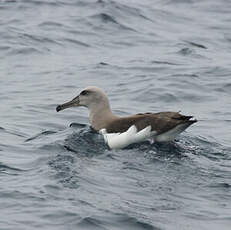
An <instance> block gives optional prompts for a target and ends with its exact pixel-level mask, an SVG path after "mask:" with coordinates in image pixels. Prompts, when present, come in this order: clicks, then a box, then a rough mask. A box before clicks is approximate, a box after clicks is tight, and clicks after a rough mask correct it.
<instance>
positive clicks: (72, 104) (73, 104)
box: [56, 96, 80, 112]
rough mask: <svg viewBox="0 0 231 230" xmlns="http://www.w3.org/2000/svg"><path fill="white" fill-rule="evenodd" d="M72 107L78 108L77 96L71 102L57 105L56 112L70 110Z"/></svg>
mask: <svg viewBox="0 0 231 230" xmlns="http://www.w3.org/2000/svg"><path fill="white" fill-rule="evenodd" d="M74 106H80V104H79V96H77V97H75V98H74V99H72V100H71V101H69V102H67V103H64V104H62V105H58V106H57V107H56V111H57V112H59V111H61V110H64V109H67V108H70V107H74Z"/></svg>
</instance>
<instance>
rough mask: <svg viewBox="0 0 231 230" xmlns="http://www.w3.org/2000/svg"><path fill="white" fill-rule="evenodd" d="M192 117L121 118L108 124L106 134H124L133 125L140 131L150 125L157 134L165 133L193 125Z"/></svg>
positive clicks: (152, 115)
mask: <svg viewBox="0 0 231 230" xmlns="http://www.w3.org/2000/svg"><path fill="white" fill-rule="evenodd" d="M191 118H192V116H184V115H181V114H180V113H176V112H160V113H144V114H136V115H133V116H129V117H121V118H119V119H117V120H114V121H113V122H111V123H109V124H108V125H107V127H106V130H107V132H108V133H117V132H125V131H127V130H128V128H129V127H131V126H132V125H135V126H136V128H137V129H138V131H139V130H142V129H144V128H146V127H147V126H149V125H151V127H152V131H156V132H157V134H161V133H164V132H167V131H168V130H171V129H173V128H174V127H176V126H177V125H179V124H185V123H188V125H191V124H193V123H194V122H196V120H190V119H191Z"/></svg>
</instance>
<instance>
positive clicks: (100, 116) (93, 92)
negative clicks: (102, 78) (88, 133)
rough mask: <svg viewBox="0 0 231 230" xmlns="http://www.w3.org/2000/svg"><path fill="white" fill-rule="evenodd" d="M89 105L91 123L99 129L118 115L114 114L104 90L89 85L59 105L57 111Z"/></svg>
mask: <svg viewBox="0 0 231 230" xmlns="http://www.w3.org/2000/svg"><path fill="white" fill-rule="evenodd" d="M79 106H84V107H87V108H88V110H89V113H90V116H89V118H90V123H91V125H92V127H93V128H94V129H96V130H99V129H101V128H103V127H105V125H106V123H107V122H109V121H111V120H112V119H113V118H115V117H116V116H115V115H113V114H112V112H111V108H110V104H109V101H108V98H107V96H106V94H105V93H104V91H103V90H102V89H100V88H98V87H96V86H89V87H87V88H85V89H84V90H82V91H81V93H80V94H79V95H78V96H76V97H75V98H73V99H72V100H71V101H68V102H66V103H64V104H61V105H58V106H57V107H56V111H57V112H59V111H61V110H64V109H67V108H70V107H79Z"/></svg>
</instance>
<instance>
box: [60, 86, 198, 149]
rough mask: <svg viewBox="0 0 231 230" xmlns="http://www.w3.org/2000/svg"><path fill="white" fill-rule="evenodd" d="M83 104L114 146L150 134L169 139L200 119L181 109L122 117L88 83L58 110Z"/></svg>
mask: <svg viewBox="0 0 231 230" xmlns="http://www.w3.org/2000/svg"><path fill="white" fill-rule="evenodd" d="M79 106H84V107H87V108H88V110H89V120H90V124H91V127H92V128H93V129H94V130H95V131H97V132H99V133H101V134H102V135H103V137H104V140H105V142H106V143H107V144H108V146H109V147H110V148H111V149H118V148H124V147H126V146H128V145H130V144H132V143H137V142H141V141H144V140H146V139H148V138H151V140H152V143H153V142H169V141H172V140H174V139H175V137H176V136H177V135H178V134H180V133H181V132H183V131H184V130H185V129H187V128H188V127H189V126H190V125H192V124H193V123H195V122H197V120H196V119H193V116H185V115H182V114H180V113H179V112H158V113H138V114H135V115H131V116H126V117H120V116H117V115H115V114H113V112H112V110H111V107H110V103H109V100H108V97H107V95H106V94H105V92H104V91H103V90H102V89H100V88H98V87H96V86H89V87H87V88H85V89H84V90H82V91H81V93H80V94H79V95H78V96H77V97H75V98H74V99H72V100H71V101H69V102H66V103H64V104H61V105H58V106H57V107H56V111H57V112H59V111H61V110H64V109H66V108H70V107H79Z"/></svg>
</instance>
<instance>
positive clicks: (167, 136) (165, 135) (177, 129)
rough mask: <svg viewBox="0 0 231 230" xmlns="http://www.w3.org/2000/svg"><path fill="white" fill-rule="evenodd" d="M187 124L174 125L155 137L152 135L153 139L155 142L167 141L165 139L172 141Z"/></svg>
mask: <svg viewBox="0 0 231 230" xmlns="http://www.w3.org/2000/svg"><path fill="white" fill-rule="evenodd" d="M188 126H189V124H188V123H185V124H180V125H178V126H176V127H175V128H173V129H171V130H169V131H168V132H166V133H162V134H160V135H158V136H156V137H154V140H155V141H157V142H167V141H173V140H174V139H175V137H176V136H177V135H179V134H180V133H182V132H183V131H184V130H185V129H187V127H188Z"/></svg>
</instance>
